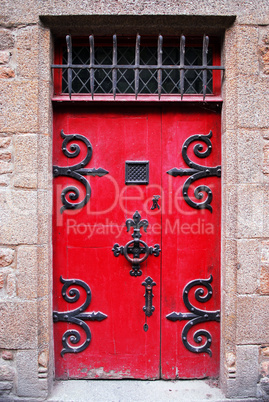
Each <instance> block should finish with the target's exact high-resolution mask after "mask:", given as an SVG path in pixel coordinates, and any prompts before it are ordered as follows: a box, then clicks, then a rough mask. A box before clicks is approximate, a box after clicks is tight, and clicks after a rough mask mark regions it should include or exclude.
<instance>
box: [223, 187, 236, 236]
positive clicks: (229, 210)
mask: <svg viewBox="0 0 269 402" xmlns="http://www.w3.org/2000/svg"><path fill="white" fill-rule="evenodd" d="M222 199H223V208H224V211H223V212H224V213H223V220H222V233H223V235H224V236H225V237H227V238H235V237H236V235H237V186H235V185H223V187H222Z"/></svg>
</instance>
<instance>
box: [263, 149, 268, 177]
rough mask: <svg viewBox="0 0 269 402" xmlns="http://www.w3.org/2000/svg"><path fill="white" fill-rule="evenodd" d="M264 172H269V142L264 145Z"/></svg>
mask: <svg viewBox="0 0 269 402" xmlns="http://www.w3.org/2000/svg"><path fill="white" fill-rule="evenodd" d="M263 173H266V174H268V173H269V144H265V145H264V147H263Z"/></svg>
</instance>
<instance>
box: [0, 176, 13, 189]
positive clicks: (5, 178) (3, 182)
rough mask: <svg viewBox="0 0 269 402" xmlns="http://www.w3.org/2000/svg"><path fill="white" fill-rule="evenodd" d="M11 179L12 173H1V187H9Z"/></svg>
mask: <svg viewBox="0 0 269 402" xmlns="http://www.w3.org/2000/svg"><path fill="white" fill-rule="evenodd" d="M10 181H11V174H10V173H7V174H0V186H1V187H7V186H9V185H10Z"/></svg>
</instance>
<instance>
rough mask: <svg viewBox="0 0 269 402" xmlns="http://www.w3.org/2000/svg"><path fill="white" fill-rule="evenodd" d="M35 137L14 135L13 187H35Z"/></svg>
mask: <svg viewBox="0 0 269 402" xmlns="http://www.w3.org/2000/svg"><path fill="white" fill-rule="evenodd" d="M37 144H38V142H37V135H34V134H32V135H16V136H15V139H14V175H13V177H14V178H13V184H14V187H21V188H36V187H37Z"/></svg>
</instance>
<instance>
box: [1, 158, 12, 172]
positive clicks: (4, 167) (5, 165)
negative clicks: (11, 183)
mask: <svg viewBox="0 0 269 402" xmlns="http://www.w3.org/2000/svg"><path fill="white" fill-rule="evenodd" d="M12 171H13V165H12V163H10V161H9V162H6V161H3V160H0V174H3V173H12Z"/></svg>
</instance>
